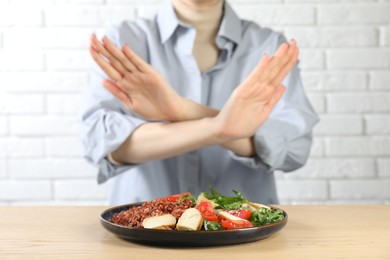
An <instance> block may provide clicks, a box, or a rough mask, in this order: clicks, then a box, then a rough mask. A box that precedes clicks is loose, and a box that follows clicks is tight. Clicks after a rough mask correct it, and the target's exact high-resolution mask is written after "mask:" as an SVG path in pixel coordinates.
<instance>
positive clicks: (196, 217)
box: [110, 188, 285, 231]
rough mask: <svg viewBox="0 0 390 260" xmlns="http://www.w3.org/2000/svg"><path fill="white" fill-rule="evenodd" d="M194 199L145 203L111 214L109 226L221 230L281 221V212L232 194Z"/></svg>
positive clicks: (183, 196) (214, 193)
mask: <svg viewBox="0 0 390 260" xmlns="http://www.w3.org/2000/svg"><path fill="white" fill-rule="evenodd" d="M210 190H211V193H207V192H202V193H201V194H200V195H199V196H198V197H197V199H195V198H194V197H193V196H192V194H191V193H190V192H184V193H180V194H175V195H171V196H168V197H164V198H159V199H156V200H154V201H148V202H144V203H142V204H141V206H138V207H132V208H129V209H127V210H123V211H121V212H119V213H115V214H114V215H113V216H112V218H111V220H110V221H111V222H113V223H115V224H118V225H122V226H127V227H135V228H147V229H168V230H174V229H176V230H185V231H197V230H201V229H203V230H223V229H237V228H250V227H258V226H264V225H269V224H272V223H276V222H280V221H282V220H283V219H284V217H285V216H284V212H283V211H282V210H280V209H276V208H272V207H270V206H267V205H263V204H259V203H254V202H250V201H248V200H247V199H245V198H244V197H243V195H242V194H241V193H240V192H238V191H235V190H233V193H234V194H235V196H223V195H221V194H220V193H218V192H217V191H216V190H214V189H212V188H210Z"/></svg>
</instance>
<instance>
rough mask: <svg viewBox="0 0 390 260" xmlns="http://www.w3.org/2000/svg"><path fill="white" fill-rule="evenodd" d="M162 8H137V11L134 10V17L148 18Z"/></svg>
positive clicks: (149, 6) (154, 6) (146, 6)
mask: <svg viewBox="0 0 390 260" xmlns="http://www.w3.org/2000/svg"><path fill="white" fill-rule="evenodd" d="M160 3H161V2H160ZM162 6H163V5H159V6H156V5H142V6H137V9H136V10H135V15H136V16H137V17H143V18H150V17H152V16H153V15H155V14H157V12H158V11H159V10H160V9H161V7H162Z"/></svg>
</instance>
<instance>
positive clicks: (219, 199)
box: [202, 187, 248, 210]
mask: <svg viewBox="0 0 390 260" xmlns="http://www.w3.org/2000/svg"><path fill="white" fill-rule="evenodd" d="M210 191H211V194H210V193H207V192H202V195H203V196H204V197H206V198H207V199H209V200H211V201H213V202H215V203H217V204H218V207H217V208H220V209H227V210H235V209H240V208H241V206H242V204H244V203H247V202H248V201H247V200H246V199H245V198H244V196H242V194H241V192H238V191H236V190H233V192H234V194H235V195H236V196H232V197H228V196H223V195H221V194H220V193H219V192H217V191H216V190H214V189H213V188H211V187H210Z"/></svg>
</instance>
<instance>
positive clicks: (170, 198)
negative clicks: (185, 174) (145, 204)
mask: <svg viewBox="0 0 390 260" xmlns="http://www.w3.org/2000/svg"><path fill="white" fill-rule="evenodd" d="M183 195H191V193H190V192H183V193H180V194H175V195H171V196H168V197H164V198H160V199H159V200H161V201H166V202H177V201H178V200H179V199H180V197H181V196H183Z"/></svg>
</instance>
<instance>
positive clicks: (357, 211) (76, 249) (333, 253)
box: [0, 206, 390, 260]
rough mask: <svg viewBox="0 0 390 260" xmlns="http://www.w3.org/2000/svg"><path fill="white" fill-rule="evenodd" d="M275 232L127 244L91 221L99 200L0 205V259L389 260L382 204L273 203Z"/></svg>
mask: <svg viewBox="0 0 390 260" xmlns="http://www.w3.org/2000/svg"><path fill="white" fill-rule="evenodd" d="M280 207H281V208H283V209H284V210H286V211H287V213H288V214H289V222H288V223H287V226H286V227H285V228H284V229H283V230H281V231H280V232H279V233H277V234H275V235H273V236H271V237H269V238H267V239H264V240H261V241H258V242H254V243H248V244H242V245H234V246H223V247H210V248H164V247H152V246H146V245H140V244H134V243H131V242H127V241H125V240H122V239H119V238H117V237H116V236H114V235H112V234H111V233H109V232H108V231H106V230H105V229H103V227H102V226H101V225H100V223H99V214H100V212H101V211H103V210H104V209H105V207H96V206H93V207H92V206H91V207H81V206H80V207H78V206H75V207H69V206H58V207H57V206H53V207H51V206H25V207H23V206H15V207H12V206H3V207H0V216H1V217H0V218H1V223H0V259H110V260H111V259H145V260H146V259H182V260H189V259H200V260H203V259H223V260H225V259H234V260H240V259H370V260H371V259H390V206H280Z"/></svg>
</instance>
